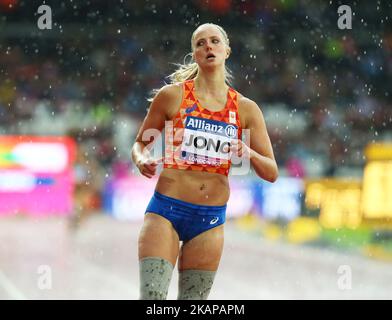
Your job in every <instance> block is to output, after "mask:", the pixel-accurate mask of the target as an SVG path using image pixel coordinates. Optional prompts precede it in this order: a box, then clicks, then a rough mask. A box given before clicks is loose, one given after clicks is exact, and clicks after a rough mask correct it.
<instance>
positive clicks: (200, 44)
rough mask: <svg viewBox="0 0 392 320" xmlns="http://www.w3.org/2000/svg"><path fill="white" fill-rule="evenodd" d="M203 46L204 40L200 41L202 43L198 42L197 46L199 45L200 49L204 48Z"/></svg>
mask: <svg viewBox="0 0 392 320" xmlns="http://www.w3.org/2000/svg"><path fill="white" fill-rule="evenodd" d="M203 44H204V41H203V40H200V41H198V42H197V43H196V45H197V46H198V47H200V46H202V45H203Z"/></svg>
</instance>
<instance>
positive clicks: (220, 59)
mask: <svg viewBox="0 0 392 320" xmlns="http://www.w3.org/2000/svg"><path fill="white" fill-rule="evenodd" d="M192 46H193V58H194V60H195V62H196V63H197V64H198V65H199V66H201V67H204V66H205V67H208V66H217V65H221V64H224V62H225V60H226V59H227V58H228V57H229V53H230V48H229V47H228V46H227V44H226V42H225V39H224V36H223V34H222V32H220V31H219V29H218V28H217V27H215V26H202V27H200V28H198V29H197V30H196V32H195V34H194V37H193V41H192Z"/></svg>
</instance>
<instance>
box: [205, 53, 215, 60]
mask: <svg viewBox="0 0 392 320" xmlns="http://www.w3.org/2000/svg"><path fill="white" fill-rule="evenodd" d="M210 58H215V55H214V54H212V53H209V54H207V57H206V59H210Z"/></svg>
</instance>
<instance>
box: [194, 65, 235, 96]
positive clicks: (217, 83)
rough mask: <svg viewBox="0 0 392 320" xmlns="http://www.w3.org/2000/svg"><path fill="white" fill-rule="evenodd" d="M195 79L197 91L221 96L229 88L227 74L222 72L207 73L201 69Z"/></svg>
mask: <svg viewBox="0 0 392 320" xmlns="http://www.w3.org/2000/svg"><path fill="white" fill-rule="evenodd" d="M194 81H195V88H196V89H197V91H199V92H204V93H205V94H206V95H213V96H219V95H222V93H223V92H227V90H228V88H229V87H228V86H227V84H226V83H225V75H224V73H221V72H219V73H218V72H211V73H206V72H205V71H203V70H199V73H198V74H197V76H196V78H195V80H194Z"/></svg>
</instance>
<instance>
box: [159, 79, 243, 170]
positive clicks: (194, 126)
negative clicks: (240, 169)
mask: <svg viewBox="0 0 392 320" xmlns="http://www.w3.org/2000/svg"><path fill="white" fill-rule="evenodd" d="M237 97H238V93H237V91H235V90H234V89H233V88H229V91H228V94H227V102H226V105H225V107H224V109H222V110H221V111H210V110H208V109H205V108H203V107H202V106H201V105H200V102H199V101H198V99H197V98H196V97H195V93H194V80H188V81H185V82H184V83H183V98H182V102H181V106H180V110H179V111H178V112H177V114H176V115H175V116H174V117H173V119H172V120H171V121H167V122H166V125H165V158H164V168H171V169H179V170H193V171H205V172H212V173H219V174H223V175H226V176H227V175H228V174H229V170H230V165H231V160H230V153H229V151H228V148H227V147H228V146H230V142H231V140H232V139H241V131H242V130H241V124H240V119H239V116H238V101H237Z"/></svg>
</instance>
